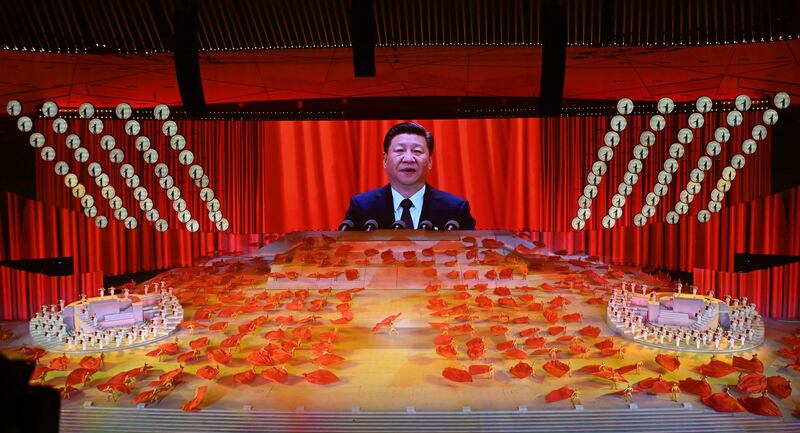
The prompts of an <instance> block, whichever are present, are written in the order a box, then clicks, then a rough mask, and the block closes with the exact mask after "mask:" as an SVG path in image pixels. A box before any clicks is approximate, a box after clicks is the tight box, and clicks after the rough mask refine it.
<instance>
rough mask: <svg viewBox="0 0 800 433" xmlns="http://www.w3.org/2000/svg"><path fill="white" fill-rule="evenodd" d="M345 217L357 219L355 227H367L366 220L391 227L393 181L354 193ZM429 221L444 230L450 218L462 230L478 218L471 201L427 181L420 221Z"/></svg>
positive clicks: (473, 228)
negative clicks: (475, 215)
mask: <svg viewBox="0 0 800 433" xmlns="http://www.w3.org/2000/svg"><path fill="white" fill-rule="evenodd" d="M344 217H345V219H349V220H350V221H353V223H354V225H355V227H354V230H364V223H365V222H366V221H367V220H369V219H374V220H375V221H377V222H378V228H380V229H391V228H392V223H394V221H395V219H394V203H393V202H392V187H391V184H387V185H386V186H384V187H381V188H377V189H373V190H370V191H367V192H363V193H361V194H358V195H356V196H354V197H353V198H352V199H350V208H349V209H347V213H346V214H345V216H344ZM425 220H428V221H430V222H431V223H432V224H433V226H434V227H438V228H439V230H444V228H445V225H446V224H447V222H448V221H450V220H454V221H458V224H459V225H460V230H475V218H472V215H471V214H470V211H469V202H468V201H467V200H464V199H463V198H461V197H457V196H455V195H453V194H450V193H447V192H444V191H439V190H437V189H433V188H431V186H430V185H427V184H426V185H425V195H424V196H423V199H422V212H421V214H420V218H419V222H422V221H425Z"/></svg>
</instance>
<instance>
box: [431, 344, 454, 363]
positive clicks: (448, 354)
mask: <svg viewBox="0 0 800 433" xmlns="http://www.w3.org/2000/svg"><path fill="white" fill-rule="evenodd" d="M436 353H438V354H439V355H440V356H441V357H443V358H446V359H455V357H456V355H457V352H456V347H455V346H454V345H453V344H452V343H450V344H446V345H443V346H436Z"/></svg>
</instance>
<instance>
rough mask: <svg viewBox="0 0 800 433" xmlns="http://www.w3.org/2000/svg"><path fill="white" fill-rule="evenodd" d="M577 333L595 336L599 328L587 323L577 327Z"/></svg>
mask: <svg viewBox="0 0 800 433" xmlns="http://www.w3.org/2000/svg"><path fill="white" fill-rule="evenodd" d="M578 333H579V334H581V335H583V336H586V337H592V338H595V337H597V336H599V335H600V328H598V327H597V326H591V325H587V326H584V327H583V328H581V329H579V330H578Z"/></svg>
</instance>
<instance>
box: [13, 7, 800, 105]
mask: <svg viewBox="0 0 800 433" xmlns="http://www.w3.org/2000/svg"><path fill="white" fill-rule="evenodd" d="M354 1H361V2H364V1H365V0H354ZM545 3H546V1H545V0H531V1H524V0H406V1H401V0H374V1H373V2H372V5H373V14H372V16H374V19H375V23H374V24H375V44H376V49H375V68H376V74H375V76H374V77H355V76H354V72H353V50H352V49H351V42H350V41H351V38H350V34H351V33H350V32H351V30H352V29H351V27H352V26H350V18H349V17H350V14H349V8H350V0H331V1H325V0H270V1H267V0H261V1H259V0H235V1H220V0H196V1H187V0H149V1H136V0H124V1H123V0H102V1H101V0H59V1H51V0H27V1H25V0H21V1H14V2H4V4H3V8H2V12H0V48H6V49H4V50H3V49H0V103H3V104H4V103H5V101H7V100H8V99H19V100H20V101H22V102H24V103H26V106H28V107H30V106H31V105H33V106H36V105H37V104H40V103H41V102H43V101H45V100H48V99H50V100H54V101H56V102H57V103H59V104H60V105H62V106H67V107H76V106H78V105H79V104H80V103H82V102H92V103H94V104H96V105H98V106H106V107H109V106H114V105H116V104H117V103H119V102H122V101H126V102H129V103H131V104H132V105H133V106H134V107H141V108H144V107H152V106H153V105H155V104H156V103H167V104H169V105H171V106H181V105H184V104H183V103H184V101H183V100H182V97H181V94H180V92H179V87H180V86H179V83H178V81H177V79H176V66H175V63H176V60H175V58H176V56H173V49H174V47H175V46H176V43H175V42H174V41H176V36H175V35H174V29H175V28H176V27H178V28H183V27H182V26H180V25H177V26H176V24H178V23H179V21H176V20H179V19H181V17H185V16H186V15H187V14H189V15H191V16H196V18H197V23H196V35H197V36H196V43H197V47H196V48H197V49H198V50H199V51H200V52H199V76H201V78H202V89H203V92H204V98H205V101H206V102H207V103H208V104H209V109H210V111H212V112H213V111H214V110H218V109H220V107H222V108H223V109H225V110H229V109H230V110H233V111H237V110H238V111H250V112H259V111H267V110H270V111H272V112H287V110H288V111H291V114H290V115H291V116H295V114H296V112H298V111H303V110H305V111H309V110H313V108H312V107H315V105H314V104H313V103H310V101H317V102H318V104H317V105H319V107H322V108H317V109H316V111H318V114H319V115H320V116H322V117H324V116H326V115H327V114H326V113H327V112H328V111H330V112H333V113H334V114H333V115H332V116H333V117H337V116H341V115H342V114H341V113H343V112H346V111H349V110H355V108H354V107H355V106H356V105H357V104H358V103H359V101H358V100H359V99H362V100H363V99H373V100H374V101H373V103H372V105H365V106H364V107H366V108H364V110H366V111H368V112H371V114H374V115H380V114H376V113H374V107H376V106H380V107H388V108H386V109H387V110H395V109H396V107H398V106H399V104H401V103H402V104H405V105H407V106H408V107H409V110H417V111H415V112H418V111H419V106H420V105H422V106H425V105H428V106H431V105H433V103H435V104H439V105H441V106H442V107H445V108H446V110H450V112H451V114H452V115H455V116H467V117H468V116H472V115H474V116H489V115H493V114H491V113H488V114H487V113H486V112H482V111H475V110H473V109H472V108H469V107H470V105H469V104H465V103H464V101H466V100H471V101H472V102H475V103H476V104H477V107H478V110H480V109H481V107H483V106H489V107H493V108H496V109H497V110H506V109H509V107H510V108H513V110H509V111H505V112H504V113H506V114H504V115H510V116H514V115H529V114H530V113H531V110H530V107H532V106H533V104H534V102H535V101H534V100H535V99H536V98H539V97H540V95H541V92H540V91H541V89H540V83H541V79H542V70H543V69H542V63H543V56H542V51H543V50H542V41H541V35H540V33H539V29H540V27H542V22H541V19H542V16H543V14H542V9H543V7H544V5H545ZM799 3H800V2H798V1H796V0H707V1H700V0H651V1H645V0H599V1H591V0H564V1H563V4H564V13H565V15H566V23H565V25H566V39H567V45H568V46H567V48H566V62H565V69H564V77H565V82H564V87H563V98H564V106H573V107H575V106H580V107H591V106H592V105H595V106H596V105H598V104H600V105H602V104H605V105H608V104H607V103H606V102H607V101H608V100H615V99H618V98H621V97H630V98H632V99H634V100H638V101H656V100H658V99H659V98H660V97H663V96H670V97H672V98H673V99H674V100H675V101H678V102H689V101H692V100H694V99H696V98H697V97H699V96H701V95H706V96H710V97H712V98H714V99H715V100H725V99H732V98H734V97H735V96H736V95H738V94H740V93H747V94H748V95H750V96H752V97H754V98H768V97H771V96H772V95H774V93H775V92H778V91H787V92H789V93H790V95H792V97H793V98H797V99H800V78H799V77H800V39H798V33H800V13H799V12H800V11H798V4H799ZM187 8H188V9H187ZM192 8H194V9H193V10H194V11H195V12H196V15H193V13H190V12H187V10H191V9H192ZM357 22H359V24H364V23H363V22H360V21H358V20H357ZM741 42H746V43H741ZM412 98H417V100H419V101H421V102H419V103H417V104H416V105H415V103H414V101H413V100H412ZM424 98H428V99H427V100H425V99H424ZM431 98H445V99H439V100H436V101H433V99H431ZM448 98H449V99H448ZM481 98H484V99H481ZM485 98H489V99H485ZM400 99H402V100H403V102H398V101H399V100H400ZM301 101H305V106H301V105H299V104H302V102H301ZM303 107H304V108H303ZM325 107H328V108H325ZM450 107H452V109H451V108H450ZM517 108H519V110H521V111H514V110H516V109H517ZM465 110H472V111H474V113H473V112H468V111H465ZM393 112H394V111H393ZM587 113H591V110H590V111H589V112H587ZM417 114H418V115H419V113H417ZM266 115H267V116H273V117H274V116H279V114H274V113H273V114H266ZM431 116H438V114H431Z"/></svg>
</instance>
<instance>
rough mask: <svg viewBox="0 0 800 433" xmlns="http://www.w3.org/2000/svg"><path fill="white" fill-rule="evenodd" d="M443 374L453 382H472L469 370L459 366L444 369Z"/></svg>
mask: <svg viewBox="0 0 800 433" xmlns="http://www.w3.org/2000/svg"><path fill="white" fill-rule="evenodd" d="M442 376H443V377H444V378H445V379H447V380H451V381H453V382H472V375H471V374H469V372H468V371H466V370H461V369H458V368H453V367H447V368H445V369H444V370H442Z"/></svg>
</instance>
